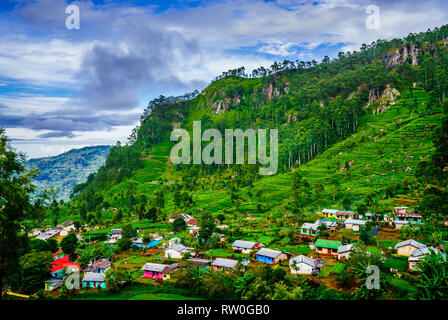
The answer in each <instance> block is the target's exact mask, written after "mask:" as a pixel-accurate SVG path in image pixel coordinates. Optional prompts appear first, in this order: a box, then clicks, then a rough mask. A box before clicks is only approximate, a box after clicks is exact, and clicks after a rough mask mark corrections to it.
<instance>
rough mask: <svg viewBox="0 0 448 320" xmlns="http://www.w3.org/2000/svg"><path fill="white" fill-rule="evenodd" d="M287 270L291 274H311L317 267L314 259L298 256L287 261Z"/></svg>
mask: <svg viewBox="0 0 448 320" xmlns="http://www.w3.org/2000/svg"><path fill="white" fill-rule="evenodd" d="M289 269H290V270H291V273H292V274H313V272H315V271H316V270H317V267H316V262H315V261H314V259H311V258H308V257H307V256H304V255H300V256H297V257H294V258H291V259H290V260H289Z"/></svg>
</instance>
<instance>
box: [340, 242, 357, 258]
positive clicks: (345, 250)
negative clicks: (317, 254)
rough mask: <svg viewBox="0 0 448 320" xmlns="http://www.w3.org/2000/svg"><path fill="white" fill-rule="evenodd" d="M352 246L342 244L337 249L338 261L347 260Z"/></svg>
mask: <svg viewBox="0 0 448 320" xmlns="http://www.w3.org/2000/svg"><path fill="white" fill-rule="evenodd" d="M352 249H353V244H344V245H341V246H339V247H338V260H341V259H345V260H348V258H349V257H350V253H351V252H352Z"/></svg>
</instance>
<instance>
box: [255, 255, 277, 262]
mask: <svg viewBox="0 0 448 320" xmlns="http://www.w3.org/2000/svg"><path fill="white" fill-rule="evenodd" d="M257 261H260V262H264V263H270V264H273V263H275V262H274V259H272V258H271V257H266V256H261V255H258V254H257Z"/></svg>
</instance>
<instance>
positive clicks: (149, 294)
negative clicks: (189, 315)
mask: <svg viewBox="0 0 448 320" xmlns="http://www.w3.org/2000/svg"><path fill="white" fill-rule="evenodd" d="M162 291H163V289H162V288H160V287H150V286H139V285H134V286H132V287H128V288H125V289H123V290H120V291H119V292H116V293H104V295H101V294H99V295H95V294H91V295H90V294H88V295H83V296H75V297H74V300H202V299H200V298H195V297H187V296H183V295H180V294H175V293H165V292H162Z"/></svg>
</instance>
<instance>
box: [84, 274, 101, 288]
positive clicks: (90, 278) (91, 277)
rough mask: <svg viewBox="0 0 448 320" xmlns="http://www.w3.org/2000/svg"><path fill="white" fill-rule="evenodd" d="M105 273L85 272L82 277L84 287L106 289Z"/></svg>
mask: <svg viewBox="0 0 448 320" xmlns="http://www.w3.org/2000/svg"><path fill="white" fill-rule="evenodd" d="M105 279H106V275H105V274H104V273H96V272H86V273H85V274H84V277H83V278H82V287H83V288H85V289H106V280H105Z"/></svg>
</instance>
